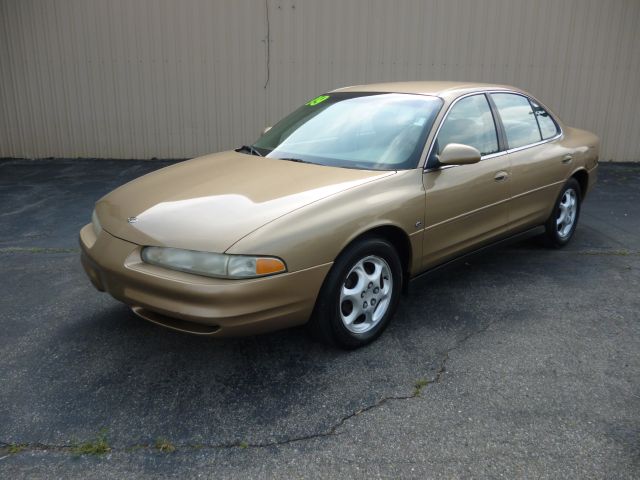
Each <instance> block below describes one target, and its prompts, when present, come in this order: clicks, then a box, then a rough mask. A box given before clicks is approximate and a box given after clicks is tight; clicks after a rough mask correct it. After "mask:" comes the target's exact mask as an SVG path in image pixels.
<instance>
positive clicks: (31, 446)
mask: <svg viewBox="0 0 640 480" xmlns="http://www.w3.org/2000/svg"><path fill="white" fill-rule="evenodd" d="M497 321H498V320H492V321H489V322H487V323H486V324H485V325H484V326H483V327H482V328H479V329H477V330H474V331H472V332H469V333H468V334H467V335H465V336H464V337H462V338H461V339H460V340H458V341H456V342H455V344H454V345H453V346H452V347H450V348H448V349H447V350H445V351H444V353H442V354H440V355H441V358H440V361H439V362H438V369H437V370H436V373H435V376H434V377H433V378H431V379H429V380H423V381H419V382H416V384H415V386H414V390H413V391H412V392H411V393H408V394H405V395H390V396H385V397H382V398H380V399H379V400H378V401H376V402H375V403H372V404H370V405H367V406H365V407H362V408H359V409H358V410H355V411H353V412H351V413H349V414H347V415H344V416H342V417H340V418H339V419H338V420H337V421H336V422H335V423H334V424H333V425H331V426H330V427H329V428H327V429H325V430H324V431H321V432H316V433H310V434H308V435H301V436H297V437H291V438H285V439H283V440H274V441H268V442H257V443H249V442H244V441H234V442H223V443H210V444H204V443H198V444H190V443H186V444H170V445H171V447H173V448H174V449H175V450H176V451H177V450H180V451H197V450H222V449H230V448H242V449H249V448H268V447H279V446H283V445H289V444H292V443H298V442H305V441H309V440H314V439H318V438H325V437H331V436H337V435H342V434H343V432H340V431H339V429H340V428H341V427H342V426H343V425H345V423H347V422H348V421H349V420H351V419H353V418H355V417H358V416H360V415H362V414H364V413H367V412H370V411H373V410H375V409H377V408H379V407H381V406H383V405H385V404H387V403H390V402H395V401H405V400H411V399H414V398H418V397H420V396H422V390H423V389H424V388H426V387H427V386H429V385H432V384H437V383H440V382H441V380H442V378H443V376H444V374H445V373H446V371H447V370H446V364H447V362H448V361H449V354H450V353H451V352H453V351H455V350H457V349H459V348H460V347H461V346H462V345H464V344H465V343H466V342H467V341H468V340H470V339H471V338H473V337H475V336H478V335H480V334H482V333H484V332H486V331H487V330H488V329H489V328H490V327H491V326H492V325H493V324H494V323H496V322H497ZM12 448H14V449H16V451H15V452H13V453H11V452H10V449H12ZM78 448H79V445H78V444H62V445H54V444H45V443H39V442H35V443H18V442H3V441H0V450H4V451H5V452H9V455H5V456H3V457H0V461H1V460H4V459H5V458H7V457H9V456H11V455H15V454H18V453H20V452H24V451H31V452H34V451H45V452H46V451H53V452H64V453H72V454H76V455H97V456H100V455H102V454H103V453H78V451H77V450H78ZM107 448H108V450H107V451H106V452H104V453H111V452H124V453H133V452H135V451H138V450H147V451H158V452H162V453H171V452H168V451H163V450H162V449H160V448H159V447H157V446H156V445H154V444H148V443H141V444H134V445H130V446H127V447H111V446H108V447H107Z"/></svg>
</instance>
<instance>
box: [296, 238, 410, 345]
mask: <svg viewBox="0 0 640 480" xmlns="http://www.w3.org/2000/svg"><path fill="white" fill-rule="evenodd" d="M402 281H403V278H402V264H401V262H400V257H399V256H398V253H397V252H396V250H395V248H394V247H393V245H392V244H391V243H389V242H388V241H387V240H384V239H381V238H377V237H365V238H363V239H361V240H358V241H357V242H355V243H353V244H352V245H350V246H348V247H347V248H346V249H345V250H344V251H343V252H342V253H341V254H340V255H339V256H338V258H337V259H336V261H335V263H334V264H333V267H332V268H331V270H330V271H329V273H328V275H327V278H326V279H325V281H324V284H323V286H322V289H321V290H320V294H319V295H318V300H317V301H316V305H315V308H314V311H313V314H312V317H311V320H310V321H309V323H308V327H309V330H310V332H311V334H312V335H313V336H314V337H315V338H316V339H318V340H320V341H322V342H324V343H327V344H330V345H335V346H338V347H340V348H344V349H354V348H359V347H362V346H364V345H366V344H368V343H370V342H372V341H373V340H375V339H376V338H378V337H379V336H380V334H381V333H382V332H383V331H384V329H385V328H386V327H387V325H388V324H389V322H390V321H391V318H392V317H393V315H394V314H395V311H396V309H397V307H398V301H399V299H400V292H401V291H402Z"/></svg>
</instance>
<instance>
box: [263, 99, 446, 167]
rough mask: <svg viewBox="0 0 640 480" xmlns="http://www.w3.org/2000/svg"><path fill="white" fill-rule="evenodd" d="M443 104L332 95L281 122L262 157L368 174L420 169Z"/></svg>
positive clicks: (268, 138) (266, 140)
mask: <svg viewBox="0 0 640 480" xmlns="http://www.w3.org/2000/svg"><path fill="white" fill-rule="evenodd" d="M441 106H442V100H441V99H439V98H437V97H430V96H426V95H411V94H400V93H362V92H360V93H347V92H342V93H340V92H338V93H329V94H326V95H321V96H319V97H316V98H314V99H313V100H311V101H309V102H308V103H306V104H305V105H303V106H302V107H300V108H299V109H298V110H296V111H294V112H293V113H291V114H290V115H288V116H287V117H285V118H284V119H283V120H281V121H280V122H278V123H277V124H276V125H275V126H274V127H273V128H272V129H270V130H269V131H268V132H266V133H265V134H264V135H262V137H260V138H259V139H258V140H257V141H256V142H255V144H254V145H253V146H252V147H253V148H255V150H256V151H257V152H259V153H260V154H261V155H264V156H266V157H270V158H278V159H282V160H293V161H302V162H307V163H316V164H319V165H328V166H336V167H347V168H360V169H367V170H403V169H409V168H415V167H416V166H417V164H418V161H419V159H420V154H421V153H422V150H423V148H424V143H425V141H426V138H427V135H428V134H429V131H430V130H431V127H432V125H433V121H434V120H435V117H436V115H437V114H438V111H439V110H440V108H441Z"/></svg>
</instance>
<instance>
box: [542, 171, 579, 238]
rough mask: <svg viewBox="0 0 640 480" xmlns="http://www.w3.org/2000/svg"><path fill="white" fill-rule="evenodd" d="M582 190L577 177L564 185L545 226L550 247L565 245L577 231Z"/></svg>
mask: <svg viewBox="0 0 640 480" xmlns="http://www.w3.org/2000/svg"><path fill="white" fill-rule="evenodd" d="M581 201H582V192H581V190H580V184H579V183H578V181H577V180H576V179H575V178H570V179H569V181H567V183H565V185H564V186H563V187H562V190H561V191H560V195H558V199H557V201H556V204H555V206H554V208H553V211H552V212H551V216H550V217H549V220H547V224H546V226H545V239H546V243H547V245H549V246H550V247H556V248H558V247H563V246H565V245H566V244H567V243H569V240H571V237H573V232H575V230H576V227H577V226H578V218H579V216H580V203H581Z"/></svg>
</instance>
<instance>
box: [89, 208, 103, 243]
mask: <svg viewBox="0 0 640 480" xmlns="http://www.w3.org/2000/svg"><path fill="white" fill-rule="evenodd" d="M91 225H92V226H93V232H94V233H95V234H96V237H97V236H98V235H100V232H101V231H102V225H100V220H98V215H97V214H96V210H95V209H94V210H93V213H92V214H91Z"/></svg>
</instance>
